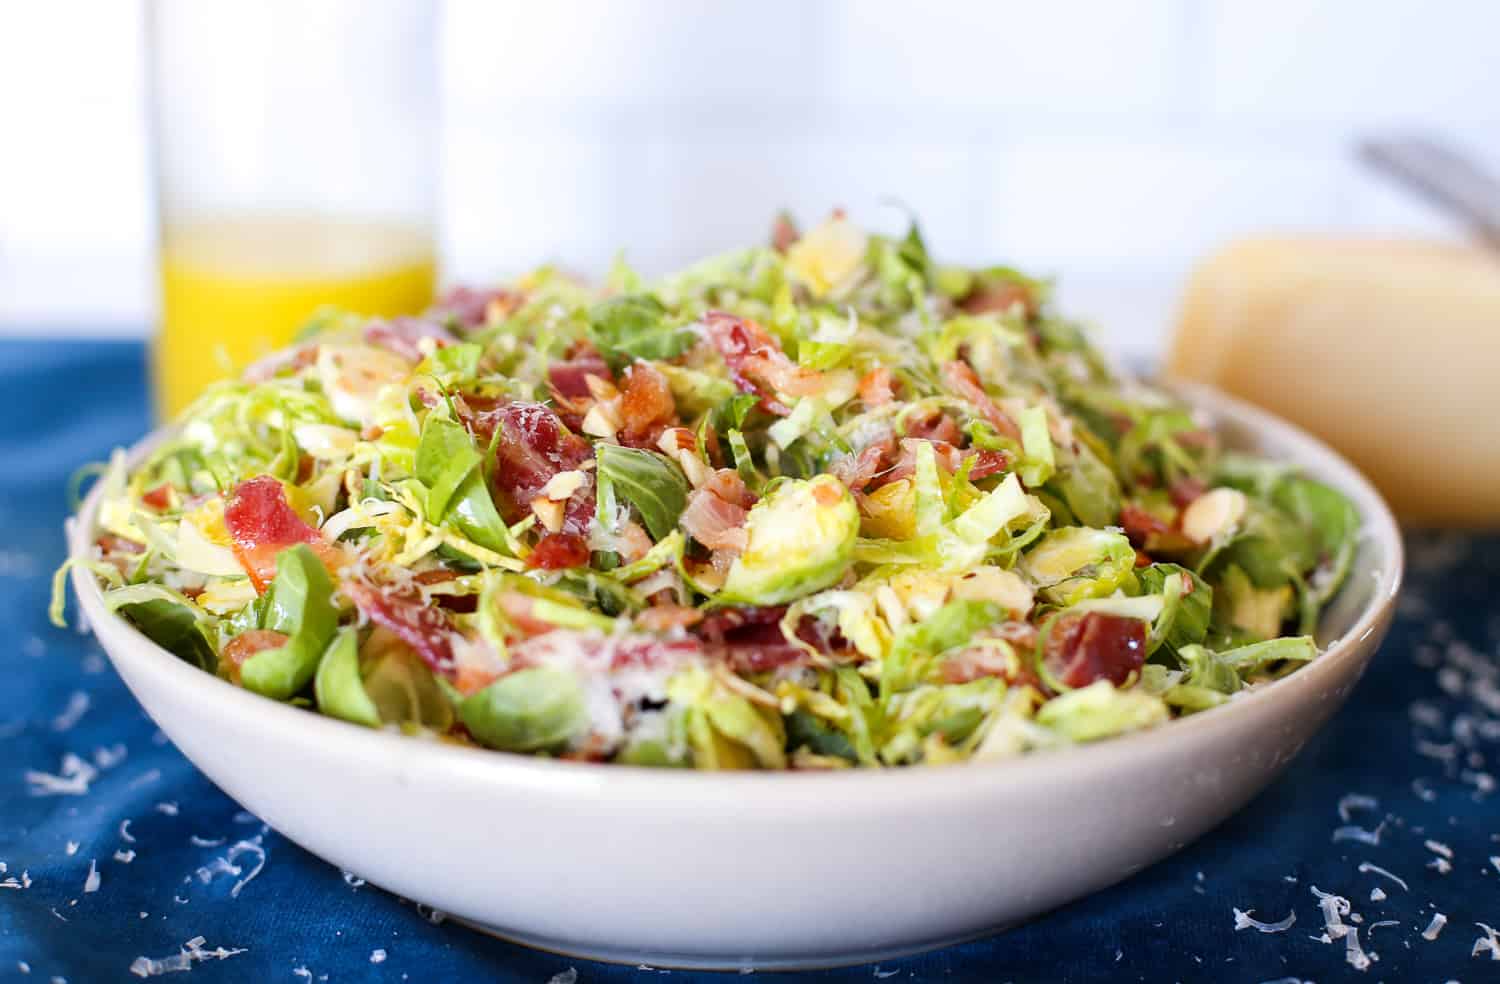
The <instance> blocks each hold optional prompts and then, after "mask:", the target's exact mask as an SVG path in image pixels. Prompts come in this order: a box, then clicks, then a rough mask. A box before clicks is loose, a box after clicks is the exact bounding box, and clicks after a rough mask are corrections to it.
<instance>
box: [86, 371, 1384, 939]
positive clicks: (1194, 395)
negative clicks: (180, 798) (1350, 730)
mask: <svg viewBox="0 0 1500 984" xmlns="http://www.w3.org/2000/svg"><path fill="white" fill-rule="evenodd" d="M1183 394H1184V395H1185V396H1186V397H1187V398H1188V399H1189V400H1190V402H1192V403H1193V404H1195V405H1197V406H1199V407H1201V408H1203V409H1205V410H1206V411H1208V412H1209V413H1210V415H1212V416H1213V417H1215V418H1216V419H1217V420H1218V422H1219V425H1220V427H1221V429H1222V431H1223V433H1224V434H1225V435H1226V437H1227V439H1228V442H1229V443H1230V444H1231V445H1232V446H1236V447H1240V448H1244V449H1247V450H1257V451H1261V452H1263V453H1265V454H1267V455H1269V456H1271V457H1274V458H1276V459H1278V460H1285V461H1290V462H1294V463H1296V464H1298V465H1300V466H1302V467H1303V468H1304V469H1305V470H1306V471H1307V473H1309V474H1310V475H1312V476H1315V477H1317V478H1320V479H1322V480H1324V481H1326V482H1328V483H1330V484H1332V485H1334V486H1335V487H1337V488H1339V489H1340V490H1342V491H1343V492H1344V493H1346V494H1347V495H1349V496H1350V497H1351V499H1352V500H1353V501H1354V504H1355V506H1356V507H1357V508H1358V510H1359V513H1360V516H1361V518H1362V520H1363V523H1364V535H1363V538H1362V542H1361V545H1360V549H1359V552H1358V556H1357V559H1356V561H1355V565H1354V570H1353V572H1352V574H1351V576H1350V579H1349V583H1348V585H1347V586H1346V587H1345V588H1344V589H1343V591H1342V592H1341V594H1340V597H1339V598H1338V599H1337V601H1336V602H1335V604H1334V605H1333V606H1332V607H1331V608H1330V610H1329V611H1328V612H1327V614H1326V616H1325V617H1324V619H1323V625H1322V627H1321V632H1320V641H1321V642H1323V643H1324V644H1326V645H1327V647H1328V648H1327V651H1326V652H1325V653H1324V655H1323V656H1321V657H1320V658H1319V659H1318V660H1316V661H1315V662H1313V663H1312V664H1310V665H1309V666H1307V667H1306V668H1304V669H1302V670H1299V671H1298V672H1296V673H1294V674H1292V675H1290V676H1288V677H1286V678H1285V679H1282V680H1279V681H1277V682H1276V683H1273V684H1271V685H1269V686H1266V687H1264V688H1262V689H1259V690H1257V691H1255V692H1253V693H1249V694H1246V695H1244V696H1242V697H1240V698H1237V699H1236V700H1234V701H1233V702H1232V703H1230V704H1229V705H1227V706H1225V707H1221V708H1218V709H1215V710H1212V711H1209V712H1206V713H1203V714H1199V715H1196V716H1194V717H1190V718H1186V719H1183V720H1179V721H1174V722H1172V723H1170V724H1167V725H1164V726H1162V727H1159V728H1156V729H1153V730H1150V731H1146V732H1142V733H1138V734H1133V735H1128V736H1125V737H1122V738H1117V739H1114V740H1110V741H1105V742H1101V743H1098V744H1095V745H1088V746H1083V747H1078V748H1073V749H1068V750H1065V751H1059V752H1053V753H1047V754H1037V755H1033V756H1031V757H1027V758H1022V759H1016V760H1011V761H1004V762H997V763H987V764H975V765H965V766H954V767H949V768H916V769H904V770H899V771H865V770H851V771H847V772H837V773H699V772H691V771H677V770H650V769H640V768H630V767H625V766H607V765H589V764H579V763H569V762H555V761H546V760H542V759H534V758H527V757H523V756H518V755H509V754H504V753H499V752H492V751H483V750H478V749H468V748H460V747H453V746H444V745H439V744H436V743H433V742H427V741H419V740H414V739H411V738H404V737H400V736H397V735H394V734H389V733H382V732H375V731H370V730H367V729H364V728H360V727H356V726H354V725H350V724H345V723H342V722H340V721H336V720H333V719H331V718H326V717H322V716H320V715H317V714H312V713H309V712H307V711H305V710H298V709H296V708H293V707H289V706H287V705H284V704H278V703H275V702H273V701H270V700H267V699H265V698H264V697H259V696H256V695H255V694H252V693H250V692H248V691H245V690H241V689H239V688H236V687H234V686H232V685H230V684H228V683H225V682H224V681H222V680H219V679H217V678H215V677H213V676H210V675H209V674H207V673H204V672H202V671H201V670H198V669H196V668H194V667H192V666H190V665H188V664H187V663H185V662H182V661H180V660H178V659H177V658H175V657H174V656H172V655H171V654H169V653H167V652H166V651H164V650H162V649H161V648H159V647H157V646H156V645H155V644H153V643H152V642H151V641H149V640H148V639H147V638H146V637H145V636H142V635H141V634H140V633H138V632H137V631H136V630H135V629H134V628H133V627H131V626H130V625H129V624H128V623H127V622H125V621H124V620H123V619H121V618H119V617H117V616H114V615H111V614H110V613H108V612H107V611H106V610H105V608H104V605H103V603H102V601H101V597H100V591H99V587H98V585H97V584H96V583H95V580H94V578H93V577H92V575H90V574H89V573H88V572H87V571H85V570H82V569H75V570H74V575H73V583H74V587H75V588H76V590H77V593H78V596H79V599H80V601H81V603H82V607H83V612H84V615H85V617H86V618H87V620H88V622H89V623H90V624H91V625H92V627H93V629H94V632H95V634H96V635H97V636H98V638H99V642H100V643H101V644H102V645H103V647H104V649H105V651H106V652H107V653H108V654H109V657H110V659H111V660H112V661H113V662H114V665H115V667H116V669H118V670H119V672H120V675H121V676H122V677H123V678H124V680H125V682H126V683H127V684H128V685H129V687H130V689H131V692H132V693H134V694H135V696H136V698H137V699H138V700H139V701H140V702H141V704H142V706H143V707H145V709H146V711H147V713H149V714H150V715H151V717H152V718H153V719H154V720H155V721H156V723H157V724H158V725H159V726H160V727H161V729H162V730H163V731H164V732H166V734H167V735H168V736H169V737H170V738H171V739H172V741H173V742H174V743H175V744H176V745H177V747H178V748H180V749H181V750H182V752H183V754H185V755H186V756H187V757H188V758H189V759H191V760H192V762H193V763H194V764H195V765H197V766H198V768H200V769H202V770H203V772H204V773H206V774H207V775H208V777H209V778H210V779H212V780H213V781H214V782H215V783H216V784H218V785H219V786H220V787H221V788H222V789H223V790H224V791H225V792H227V793H228V794H229V795H230V796H232V797H234V798H235V799H237V800H239V801H240V802H241V803H243V804H244V805H245V806H246V807H247V808H248V809H250V810H251V811H253V812H254V813H255V814H257V815H258V816H260V817H262V818H263V819H264V820H265V821H266V822H267V823H269V824H270V825H271V826H272V827H274V828H275V829H276V830H277V831H278V832H280V833H281V834H283V835H284V836H286V837H288V838H290V839H292V840H293V841H295V842H297V843H298V844H300V845H302V846H303V847H305V848H306V849H307V850H309V851H311V852H313V853H314V854H316V855H318V856H319V857H322V858H325V859H327V860H328V861H330V862H331V863H333V864H336V865H338V866H339V867H341V868H344V869H347V870H350V871H353V872H356V873H358V874H359V875H361V876H363V877H364V878H366V879H368V880H369V881H371V882H373V883H375V884H377V885H380V886H382V887H383V888H386V889H388V890H390V891H393V892H399V893H400V894H402V895H404V896H407V897H409V898H412V899H416V900H419V901H422V902H425V903H427V904H429V905H432V906H435V907H437V908H439V909H442V910H444V911H445V912H447V913H450V914H451V915H454V916H457V917H459V918H461V919H464V920H466V921H469V922H471V923H473V924H475V925H477V926H479V927H481V928H484V929H488V930H490V931H492V932H495V933H497V934H499V935H502V936H505V937H509V938H512V939H516V940H519V941H521V942H524V943H528V944H532V945H535V946H539V947H543V948H546V949H551V950H558V951H563V952H567V953H572V954H577V955H581V956H587V957H591V958H597V959H602V960H612V961H620V962H625V963H632V964H633V963H648V964H651V965H654V966H668V967H672V966H678V967H712V968H735V967H738V968H745V967H761V968H781V967H808V966H826V965H832V964H844V963H855V962H862V961H867V960H877V959H882V958H887V957H892V956H896V955H899V954H902V953H908V952H911V951H915V950H920V949H923V948H928V947H935V946H940V945H943V944H946V943H950V942H955V941H958V940H962V939H964V938H967V937H973V936H976V935H980V934H984V933H987V932H991V931H994V930H996V929H999V928H1002V927H1005V926H1007V925H1011V924H1014V923H1016V922H1017V921H1020V920H1023V919H1026V918H1028V917H1031V916H1035V915H1037V914H1038V913H1041V912H1045V911H1046V910H1048V909H1051V908H1053V907H1055V906H1058V905H1061V904H1063V903H1065V902H1068V901H1070V900H1073V899H1076V898H1078V897H1080V896H1082V895H1086V894H1088V893H1089V892H1093V891H1096V890H1098V889H1100V888H1103V887H1105V886H1107V885H1110V884H1112V883H1114V882H1117V881H1119V880H1120V879H1122V878H1125V877H1126V876H1128V875H1131V874H1133V873H1135V872H1137V871H1139V870H1140V869H1142V868H1144V867H1145V866H1146V865H1149V864H1151V863H1152V862H1154V861H1157V860H1159V859H1161V858H1162V857H1165V856H1166V855H1168V854H1170V853H1171V852H1173V851H1176V850H1177V849H1179V848H1181V847H1182V846H1183V845H1185V844H1187V843H1188V842H1189V841H1191V840H1193V839H1194V838H1196V837H1198V836H1200V835H1201V834H1203V833H1204V832H1205V831H1207V830H1208V829H1209V828H1211V827H1213V826H1214V825H1215V824H1218V823H1219V822H1220V821H1222V820H1223V819H1224V818H1226V817H1228V816H1229V815H1230V814H1231V813H1233V812H1234V811H1235V810H1237V809H1239V808H1240V807H1241V806H1242V805H1243V804H1244V803H1246V802H1247V801H1248V800H1249V799H1250V798H1251V797H1252V796H1254V795H1255V794H1256V793H1257V792H1259V791H1260V790H1261V789H1262V788H1263V787H1264V786H1265V785H1266V784H1267V783H1269V782H1270V781H1271V780H1272V779H1273V778H1274V777H1275V776H1276V775H1277V774H1278V773H1279V772H1281V770H1282V769H1283V768H1284V767H1285V766H1286V765H1287V763H1288V762H1290V761H1291V760H1292V758H1293V757H1294V756H1295V755H1296V754H1297V752H1298V750H1299V749H1301V747H1302V745H1303V743H1304V742H1306V741H1307V739H1308V738H1309V737H1310V736H1311V735H1312V734H1313V733H1314V732H1315V731H1316V730H1317V729H1318V728H1319V727H1320V726H1321V725H1322V724H1323V722H1324V721H1325V720H1327V718H1328V717H1329V716H1330V715H1331V714H1332V713H1333V712H1334V711H1335V710H1336V709H1337V708H1338V707H1339V705H1340V704H1341V703H1342V702H1343V700H1344V699H1345V697H1347V696H1348V694H1349V692H1350V690H1351V689H1352V688H1353V687H1354V684H1355V682H1356V681H1357V680H1358V679H1359V677H1360V674H1361V673H1362V672H1363V671H1364V668H1365V666H1366V664H1367V663H1368V662H1369V660H1370V657H1371V655H1372V654H1373V653H1374V652H1375V650H1376V647H1377V646H1378V645H1379V643H1380V640H1381V639H1382V638H1383V637H1384V635H1385V632H1386V629H1387V628H1388V627H1389V624H1390V620H1391V615H1392V611H1393V604H1392V602H1393V600H1394V597H1395V594H1396V590H1397V587H1398V585H1399V582H1400V577H1401V564H1402V554H1401V540H1400V537H1399V535H1398V533H1397V529H1396V524H1395V522H1394V521H1393V520H1392V519H1391V516H1390V513H1389V511H1388V510H1387V508H1386V506H1385V504H1384V503H1383V502H1382V501H1381V499H1380V497H1379V496H1378V495H1377V494H1376V493H1375V491H1374V490H1373V489H1372V488H1371V487H1370V485H1369V483H1367V482H1366V481H1365V480H1364V478H1362V477H1361V476H1360V475H1359V474H1358V473H1357V472H1356V471H1355V470H1354V469H1353V468H1352V467H1350V466H1349V465H1348V464H1347V463H1346V462H1344V461H1343V459H1341V458H1339V457H1338V456H1337V455H1336V454H1334V453H1333V452H1332V451H1330V450H1329V449H1328V448H1326V447H1325V446H1323V445H1322V444H1320V443H1318V442H1317V441H1315V440H1314V439H1312V438H1310V437H1308V436H1307V435H1305V434H1303V433H1302V432H1300V431H1298V430H1296V429H1295V428H1293V427H1292V426H1291V425H1289V424H1286V423H1283V422H1282V421H1280V420H1277V419H1276V418H1274V417H1271V416H1270V415H1268V414H1266V413H1264V412H1262V411H1259V410H1256V409H1253V408H1251V407H1249V406H1247V405H1245V404H1242V403H1238V402H1236V401H1234V400H1231V399H1229V398H1227V397H1224V396H1222V395H1218V394H1216V393H1214V392H1213V391H1211V390H1207V389H1202V388H1197V387H1184V388H1183ZM145 446H146V445H145V444H144V443H143V445H140V446H138V447H137V449H136V452H135V454H136V455H137V456H138V455H140V454H141V453H142V450H143V449H144V447H145ZM98 498H99V496H98V491H97V490H96V491H95V493H94V494H93V495H91V496H90V497H89V499H88V501H87V502H86V503H85V505H84V507H83V509H82V511H81V513H80V515H79V517H78V518H77V520H75V521H73V522H72V523H70V528H69V539H70V547H71V550H72V551H73V553H74V554H75V555H76V554H78V553H79V552H80V551H82V550H83V549H85V547H86V545H87V544H88V543H89V542H90V541H91V539H92V536H91V535H90V532H91V531H92V529H93V526H94V515H95V511H96V509H97V508H98Z"/></svg>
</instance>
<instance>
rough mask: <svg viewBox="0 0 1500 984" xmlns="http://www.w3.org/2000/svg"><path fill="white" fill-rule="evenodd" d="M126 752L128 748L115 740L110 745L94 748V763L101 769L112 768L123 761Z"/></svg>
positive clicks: (127, 752)
mask: <svg viewBox="0 0 1500 984" xmlns="http://www.w3.org/2000/svg"><path fill="white" fill-rule="evenodd" d="M128 754H129V749H127V748H126V747H125V746H124V745H122V744H120V743H119V742H116V743H115V744H113V745H110V746H109V747H108V748H96V749H94V764H95V765H97V766H98V767H99V768H101V769H113V768H114V767H115V766H117V765H119V764H120V763H121V762H123V761H125V756H126V755H128Z"/></svg>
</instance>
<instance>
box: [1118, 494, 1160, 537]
mask: <svg viewBox="0 0 1500 984" xmlns="http://www.w3.org/2000/svg"><path fill="white" fill-rule="evenodd" d="M1120 526H1122V527H1123V528H1124V530H1125V535H1126V536H1127V537H1129V538H1130V544H1131V546H1134V547H1136V548H1140V547H1144V546H1145V545H1146V544H1147V543H1148V542H1149V541H1150V540H1151V539H1152V537H1155V536H1160V535H1161V534H1163V533H1166V532H1167V531H1168V530H1170V529H1171V528H1172V527H1171V526H1169V525H1168V524H1166V523H1164V522H1162V521H1161V520H1160V519H1158V518H1157V517H1156V516H1155V515H1153V514H1152V513H1150V512H1148V511H1146V510H1145V509H1142V508H1141V507H1140V506H1137V505H1136V504H1135V503H1133V502H1127V503H1125V504H1124V505H1123V506H1121V507H1120Z"/></svg>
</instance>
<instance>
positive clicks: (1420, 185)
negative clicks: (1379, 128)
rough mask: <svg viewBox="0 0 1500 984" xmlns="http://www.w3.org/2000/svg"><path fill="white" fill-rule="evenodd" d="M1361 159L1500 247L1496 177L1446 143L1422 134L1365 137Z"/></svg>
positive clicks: (1499, 187)
mask: <svg viewBox="0 0 1500 984" xmlns="http://www.w3.org/2000/svg"><path fill="white" fill-rule="evenodd" d="M1359 153H1360V157H1361V158H1362V159H1363V160H1364V161H1365V163H1367V164H1369V165H1371V166H1372V167H1374V168H1375V169H1376V170H1379V171H1382V172H1384V173H1385V174H1387V175H1389V176H1391V177H1394V178H1395V179H1397V180H1398V181H1399V182H1401V183H1402V184H1404V185H1406V186H1407V187H1409V188H1411V189H1412V190H1414V191H1416V192H1418V193H1419V194H1421V195H1422V196H1423V197H1425V198H1427V199H1428V200H1429V201H1431V202H1433V203H1434V204H1436V205H1438V206H1440V207H1442V208H1445V209H1447V210H1448V211H1450V212H1452V213H1453V214H1454V215H1456V216H1457V217H1458V218H1460V219H1462V220H1463V221H1464V222H1467V223H1468V224H1469V225H1471V226H1473V227H1474V229H1475V231H1476V232H1478V233H1479V234H1480V235H1481V236H1483V237H1484V238H1485V239H1486V240H1487V241H1488V242H1489V243H1490V244H1491V245H1494V246H1496V247H1497V248H1500V179H1497V178H1496V177H1495V175H1494V174H1492V173H1490V172H1489V171H1487V170H1485V169H1484V168H1483V167H1482V166H1480V165H1479V164H1478V163H1477V162H1475V161H1474V160H1473V159H1472V158H1470V157H1467V156H1466V155H1464V154H1463V153H1461V152H1460V151H1458V150H1456V149H1454V148H1453V147H1451V146H1448V145H1446V144H1442V143H1438V142H1437V141H1434V140H1429V139H1426V138H1422V137H1397V138H1391V139H1375V140H1367V141H1365V142H1364V143H1362V144H1361V145H1360V148H1359Z"/></svg>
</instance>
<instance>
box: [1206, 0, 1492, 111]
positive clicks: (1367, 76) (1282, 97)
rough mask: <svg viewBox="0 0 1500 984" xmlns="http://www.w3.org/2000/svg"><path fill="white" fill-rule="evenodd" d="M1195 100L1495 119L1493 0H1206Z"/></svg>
mask: <svg viewBox="0 0 1500 984" xmlns="http://www.w3.org/2000/svg"><path fill="white" fill-rule="evenodd" d="M1202 23H1203V27H1204V31H1203V38H1202V43H1203V44H1204V45H1206V46H1207V48H1208V57H1207V58H1205V59H1203V64H1204V65H1205V66H1206V71H1207V78H1206V79H1204V88H1203V96H1202V98H1203V106H1204V108H1205V109H1206V110H1208V111H1209V112H1210V113H1213V114H1217V115H1221V116H1243V117H1251V118H1260V119H1266V118H1272V119H1282V120H1294V119H1338V120H1348V121H1352V122H1358V123H1364V124H1371V123H1379V122H1385V121H1407V122H1410V121H1420V122H1422V123H1424V124H1428V125H1442V124H1444V123H1450V122H1463V121H1480V122H1494V121H1496V120H1497V119H1500V104H1497V102H1496V94H1497V92H1500V71H1497V62H1496V56H1495V50H1496V43H1497V40H1500V4H1497V3H1492V2H1482V0H1475V2H1431V0H1381V2H1369V0H1320V2H1317V3H1311V2H1307V0H1215V2H1214V3H1213V5H1212V10H1211V12H1209V13H1208V14H1206V15H1205V16H1204V17H1203V18H1202Z"/></svg>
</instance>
